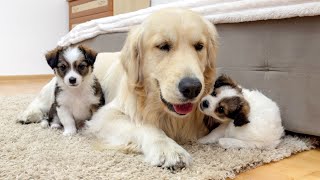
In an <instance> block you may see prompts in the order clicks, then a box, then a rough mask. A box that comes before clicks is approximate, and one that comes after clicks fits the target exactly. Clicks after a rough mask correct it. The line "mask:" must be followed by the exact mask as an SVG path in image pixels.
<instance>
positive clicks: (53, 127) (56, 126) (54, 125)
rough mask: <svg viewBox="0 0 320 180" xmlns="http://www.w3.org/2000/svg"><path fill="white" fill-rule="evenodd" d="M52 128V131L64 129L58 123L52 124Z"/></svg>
mask: <svg viewBox="0 0 320 180" xmlns="http://www.w3.org/2000/svg"><path fill="white" fill-rule="evenodd" d="M50 128H51V129H60V128H62V126H61V125H60V124H58V123H52V124H51V125H50Z"/></svg>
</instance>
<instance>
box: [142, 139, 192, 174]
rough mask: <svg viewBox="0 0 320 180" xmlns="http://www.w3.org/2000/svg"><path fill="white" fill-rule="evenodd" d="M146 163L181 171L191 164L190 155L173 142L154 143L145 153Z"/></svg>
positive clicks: (161, 141)
mask: <svg viewBox="0 0 320 180" xmlns="http://www.w3.org/2000/svg"><path fill="white" fill-rule="evenodd" d="M145 158H146V161H147V162H149V163H150V164H151V165H153V166H158V167H163V168H168V169H170V170H179V169H182V168H184V167H187V166H189V165H190V164H191V162H192V158H191V156H190V154H189V153H188V152H187V151H186V150H184V149H183V148H182V147H181V146H179V145H178V144H177V143H176V142H174V141H173V140H171V139H169V138H167V139H166V140H158V141H154V142H153V143H152V144H150V145H149V148H148V150H147V151H146V152H145Z"/></svg>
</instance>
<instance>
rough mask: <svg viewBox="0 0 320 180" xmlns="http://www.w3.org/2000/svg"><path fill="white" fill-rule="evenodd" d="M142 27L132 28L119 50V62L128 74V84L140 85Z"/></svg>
mask: <svg viewBox="0 0 320 180" xmlns="http://www.w3.org/2000/svg"><path fill="white" fill-rule="evenodd" d="M141 48H142V27H141V25H140V26H138V27H135V28H134V29H132V30H131V31H130V32H129V34H128V37H127V39H126V42H125V44H124V46H123V48H122V50H121V63H122V66H123V68H124V69H125V71H126V72H127V75H128V80H129V83H130V85H134V86H135V88H138V87H142V83H143V75H142V67H141V66H142V56H143V54H142V49H141Z"/></svg>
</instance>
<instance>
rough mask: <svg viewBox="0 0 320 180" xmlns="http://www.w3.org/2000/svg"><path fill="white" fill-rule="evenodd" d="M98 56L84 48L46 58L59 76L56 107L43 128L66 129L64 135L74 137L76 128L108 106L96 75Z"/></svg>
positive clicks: (64, 49) (58, 50)
mask: <svg viewBox="0 0 320 180" xmlns="http://www.w3.org/2000/svg"><path fill="white" fill-rule="evenodd" d="M96 56H97V53H96V52H95V51H93V50H91V49H89V48H87V47H85V46H82V45H80V46H76V47H71V46H70V47H57V48H55V49H54V50H52V51H49V52H48V53H47V54H46V59H47V62H48V64H49V66H50V67H51V68H52V69H53V71H54V74H55V76H56V79H57V80H56V84H55V90H54V103H53V104H52V106H51V108H50V111H49V114H48V119H44V120H43V121H42V122H41V125H42V126H43V127H48V126H50V127H51V128H60V127H61V124H62V125H63V127H64V132H63V135H73V134H75V133H76V131H77V127H81V125H82V124H83V123H84V121H85V120H88V119H90V118H91V116H92V114H93V113H94V112H95V111H97V109H98V108H100V107H101V106H102V105H104V104H105V99H104V95H103V91H102V88H101V85H100V83H99V82H98V80H97V78H96V77H95V76H94V75H93V73H92V72H93V65H94V62H95V59H96Z"/></svg>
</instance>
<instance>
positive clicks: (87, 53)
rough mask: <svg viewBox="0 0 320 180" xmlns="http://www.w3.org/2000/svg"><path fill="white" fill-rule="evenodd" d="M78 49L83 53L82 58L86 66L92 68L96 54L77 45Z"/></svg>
mask: <svg viewBox="0 0 320 180" xmlns="http://www.w3.org/2000/svg"><path fill="white" fill-rule="evenodd" d="M78 48H79V50H80V51H81V52H82V53H83V55H84V58H85V59H86V61H87V62H88V64H89V65H91V66H92V65H93V64H94V62H95V61H96V57H97V52H96V51H94V50H92V49H91V48H89V47H87V46H85V45H79V47H78Z"/></svg>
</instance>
